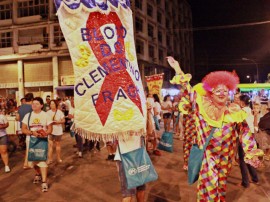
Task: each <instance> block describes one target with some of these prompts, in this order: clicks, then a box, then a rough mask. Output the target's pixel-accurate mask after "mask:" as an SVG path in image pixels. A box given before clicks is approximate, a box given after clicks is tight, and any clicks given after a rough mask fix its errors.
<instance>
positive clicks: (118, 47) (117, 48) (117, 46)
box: [114, 41, 123, 54]
mask: <svg viewBox="0 0 270 202" xmlns="http://www.w3.org/2000/svg"><path fill="white" fill-rule="evenodd" d="M114 48H115V51H116V52H117V53H119V54H121V53H123V46H122V44H121V43H120V42H119V41H117V42H116V43H115V44H114Z"/></svg>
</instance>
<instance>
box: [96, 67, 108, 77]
mask: <svg viewBox="0 0 270 202" xmlns="http://www.w3.org/2000/svg"><path fill="white" fill-rule="evenodd" d="M97 70H98V71H99V74H100V75H101V76H102V77H105V75H104V74H106V75H108V74H109V73H108V72H107V71H106V70H104V69H102V68H101V67H100V66H98V68H97ZM103 73H104V74H103Z"/></svg>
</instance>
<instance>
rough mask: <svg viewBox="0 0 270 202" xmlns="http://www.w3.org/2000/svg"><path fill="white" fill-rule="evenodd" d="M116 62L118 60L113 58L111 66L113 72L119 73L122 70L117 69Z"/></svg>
mask: <svg viewBox="0 0 270 202" xmlns="http://www.w3.org/2000/svg"><path fill="white" fill-rule="evenodd" d="M116 60H117V59H116V58H112V59H110V60H109V61H110V65H111V67H112V70H113V71H114V72H117V71H119V70H121V69H120V68H119V67H118V68H117V61H116Z"/></svg>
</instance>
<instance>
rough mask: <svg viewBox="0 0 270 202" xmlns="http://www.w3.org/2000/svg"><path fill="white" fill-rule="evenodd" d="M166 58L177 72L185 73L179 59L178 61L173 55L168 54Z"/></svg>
mask: <svg viewBox="0 0 270 202" xmlns="http://www.w3.org/2000/svg"><path fill="white" fill-rule="evenodd" d="M166 58H167V60H168V63H169V64H170V66H171V67H172V68H173V69H174V71H175V73H176V74H183V72H182V70H181V67H180V65H179V62H178V61H176V60H175V59H174V58H173V57H172V56H168V57H166Z"/></svg>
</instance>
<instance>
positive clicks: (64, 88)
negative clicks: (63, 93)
mask: <svg viewBox="0 0 270 202" xmlns="http://www.w3.org/2000/svg"><path fill="white" fill-rule="evenodd" d="M55 89H56V90H74V86H58V87H56V88H55Z"/></svg>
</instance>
